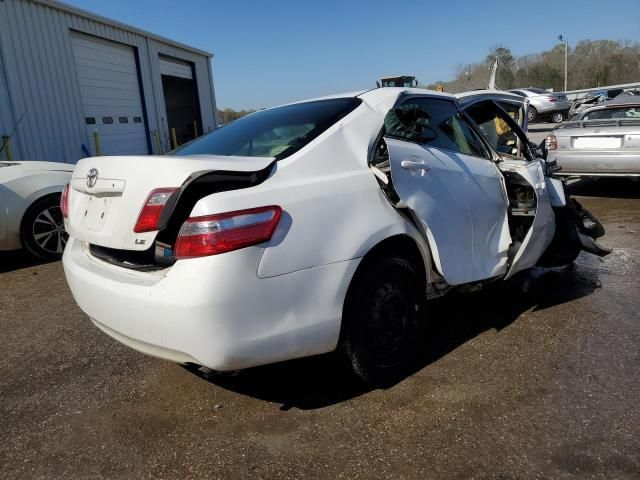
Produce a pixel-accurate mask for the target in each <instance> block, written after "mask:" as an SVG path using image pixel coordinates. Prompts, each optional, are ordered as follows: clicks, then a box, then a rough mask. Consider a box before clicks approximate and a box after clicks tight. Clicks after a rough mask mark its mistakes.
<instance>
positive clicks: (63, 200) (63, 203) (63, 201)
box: [60, 183, 69, 218]
mask: <svg viewBox="0 0 640 480" xmlns="http://www.w3.org/2000/svg"><path fill="white" fill-rule="evenodd" d="M60 210H62V216H63V217H64V218H69V184H68V183H67V184H66V185H65V186H64V190H62V195H60Z"/></svg>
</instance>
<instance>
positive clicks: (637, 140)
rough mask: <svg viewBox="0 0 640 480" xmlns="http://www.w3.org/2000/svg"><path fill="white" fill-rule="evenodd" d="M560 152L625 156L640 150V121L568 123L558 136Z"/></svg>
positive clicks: (562, 127) (560, 129)
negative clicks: (595, 152)
mask: <svg viewBox="0 0 640 480" xmlns="http://www.w3.org/2000/svg"><path fill="white" fill-rule="evenodd" d="M554 134H555V136H556V139H557V142H558V150H564V151H571V152H572V153H574V154H575V153H581V152H584V153H590V152H594V151H607V152H612V153H616V152H620V153H622V152H624V151H628V150H629V149H636V150H637V149H639V148H640V120H586V121H576V122H566V123H565V124H563V125H562V126H561V127H560V128H558V129H557V130H556V131H555V132H554Z"/></svg>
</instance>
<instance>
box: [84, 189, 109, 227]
mask: <svg viewBox="0 0 640 480" xmlns="http://www.w3.org/2000/svg"><path fill="white" fill-rule="evenodd" d="M112 200H113V198H112V197H98V196H94V195H87V196H86V200H85V205H84V215H83V223H84V226H85V228H86V229H87V230H91V231H100V230H102V228H103V227H104V224H105V222H106V219H107V216H108V213H109V207H110V206H111V201H112Z"/></svg>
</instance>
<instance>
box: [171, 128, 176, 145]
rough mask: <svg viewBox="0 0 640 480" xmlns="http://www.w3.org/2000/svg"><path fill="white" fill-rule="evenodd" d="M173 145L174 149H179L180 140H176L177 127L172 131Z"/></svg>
mask: <svg viewBox="0 0 640 480" xmlns="http://www.w3.org/2000/svg"><path fill="white" fill-rule="evenodd" d="M171 144H172V146H173V148H174V149H176V148H178V140H176V129H175V127H174V128H172V129H171Z"/></svg>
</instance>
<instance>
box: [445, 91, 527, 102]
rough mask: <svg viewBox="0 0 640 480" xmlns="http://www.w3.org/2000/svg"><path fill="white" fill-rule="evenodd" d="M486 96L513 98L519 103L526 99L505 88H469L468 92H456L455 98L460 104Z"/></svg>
mask: <svg viewBox="0 0 640 480" xmlns="http://www.w3.org/2000/svg"><path fill="white" fill-rule="evenodd" d="M481 97H488V98H501V99H505V100H513V101H517V102H520V103H524V102H525V101H526V100H525V99H524V98H523V97H521V96H520V95H516V94H515V93H511V92H509V91H506V90H471V91H469V92H462V93H458V94H456V98H458V100H459V101H460V103H461V104H463V105H464V104H465V103H468V102H470V101H472V100H476V99H477V98H481Z"/></svg>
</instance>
